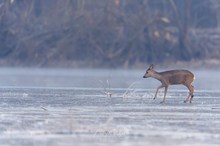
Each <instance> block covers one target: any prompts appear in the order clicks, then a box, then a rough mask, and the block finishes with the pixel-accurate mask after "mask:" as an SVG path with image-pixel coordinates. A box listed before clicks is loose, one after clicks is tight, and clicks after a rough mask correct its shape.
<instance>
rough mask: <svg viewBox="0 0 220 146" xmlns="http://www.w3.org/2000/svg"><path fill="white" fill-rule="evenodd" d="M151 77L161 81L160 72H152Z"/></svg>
mask: <svg viewBox="0 0 220 146" xmlns="http://www.w3.org/2000/svg"><path fill="white" fill-rule="evenodd" d="M152 77H153V78H155V79H157V80H159V81H162V76H161V74H160V73H158V72H156V71H155V73H154V75H153V76H152Z"/></svg>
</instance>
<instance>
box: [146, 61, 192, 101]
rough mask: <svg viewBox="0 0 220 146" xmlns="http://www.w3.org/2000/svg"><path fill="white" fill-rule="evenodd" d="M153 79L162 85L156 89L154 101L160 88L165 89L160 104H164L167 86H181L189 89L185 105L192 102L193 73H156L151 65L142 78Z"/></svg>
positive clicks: (181, 71) (182, 71) (171, 71)
mask: <svg viewBox="0 0 220 146" xmlns="http://www.w3.org/2000/svg"><path fill="white" fill-rule="evenodd" d="M148 77H153V78H155V79H157V80H159V81H160V82H161V83H162V84H161V85H160V86H159V87H158V88H157V91H156V94H155V96H154V99H156V97H157V92H158V90H159V89H160V88H163V87H165V92H164V98H163V101H162V102H161V103H164V102H165V98H166V94H167V89H168V86H169V85H178V84H182V85H185V86H186V87H187V88H188V89H189V95H188V97H187V98H186V100H185V101H184V102H185V103H186V102H187V101H188V100H189V102H190V103H191V102H192V99H193V96H194V95H193V93H194V87H193V85H192V82H193V81H194V80H195V76H194V75H193V73H191V72H190V71H188V70H170V71H165V72H156V71H155V70H154V68H153V65H151V66H150V67H149V68H148V69H147V71H146V73H145V75H144V76H143V78H148Z"/></svg>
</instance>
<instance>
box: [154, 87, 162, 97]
mask: <svg viewBox="0 0 220 146" xmlns="http://www.w3.org/2000/svg"><path fill="white" fill-rule="evenodd" d="M163 87H164V86H163V85H160V86H159V87H157V91H156V93H155V96H154V99H156V97H157V93H158V91H159V89H160V88H163Z"/></svg>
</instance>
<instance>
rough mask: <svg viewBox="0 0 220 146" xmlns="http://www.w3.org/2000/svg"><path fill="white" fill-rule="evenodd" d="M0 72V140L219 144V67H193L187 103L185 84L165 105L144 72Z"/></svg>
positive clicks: (28, 145)
mask: <svg viewBox="0 0 220 146" xmlns="http://www.w3.org/2000/svg"><path fill="white" fill-rule="evenodd" d="M0 72H1V73H0V80H1V83H0V84H1V86H2V88H0V99H1V100H0V145H1V146H12V145H15V146H35V145H36V146H39V145H40V146H72V145H79V146H87V145H106V146H108V145H109V146H112V145H122V146H133V145H135V146H136V145H137V146H138V145H155V146H160V145H169V146H176V145H180V146H188V145H192V146H206V145H207V146H217V145H219V144H220V89H219V88H220V87H218V83H219V81H220V79H219V77H218V76H216V75H217V73H218V71H207V72H205V71H195V73H196V75H197V76H196V80H197V81H195V88H196V92H195V97H194V100H193V103H192V104H188V103H187V104H185V103H183V101H184V99H185V97H186V96H187V90H186V88H184V87H183V86H180V87H178V86H177V87H171V88H169V90H168V95H167V99H166V103H165V104H160V101H161V100H162V96H163V92H162V91H163V90H161V92H160V94H158V98H157V99H156V100H153V99H152V98H153V96H154V93H155V88H156V87H157V86H158V85H159V82H157V81H154V80H153V79H149V80H148V79H142V76H143V73H144V71H135V70H133V71H120V70H115V71H112V70H49V69H32V70H31V69H0ZM100 80H101V81H102V83H101V85H100ZM107 80H108V81H107ZM197 87H198V88H197ZM106 91H107V92H109V93H112V96H111V97H110V96H108V95H107V94H105V93H106Z"/></svg>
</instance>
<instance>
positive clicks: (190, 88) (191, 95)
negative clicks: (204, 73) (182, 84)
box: [184, 84, 194, 103]
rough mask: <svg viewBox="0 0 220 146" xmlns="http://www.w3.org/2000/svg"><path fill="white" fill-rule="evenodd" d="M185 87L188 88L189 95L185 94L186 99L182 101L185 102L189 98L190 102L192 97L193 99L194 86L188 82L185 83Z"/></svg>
mask: <svg viewBox="0 0 220 146" xmlns="http://www.w3.org/2000/svg"><path fill="white" fill-rule="evenodd" d="M186 87H187V88H188V89H189V95H188V96H187V98H186V100H185V101H184V102H185V103H186V102H187V101H188V100H189V102H190V103H192V99H193V96H194V95H193V93H194V86H193V85H191V84H189V85H186Z"/></svg>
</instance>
